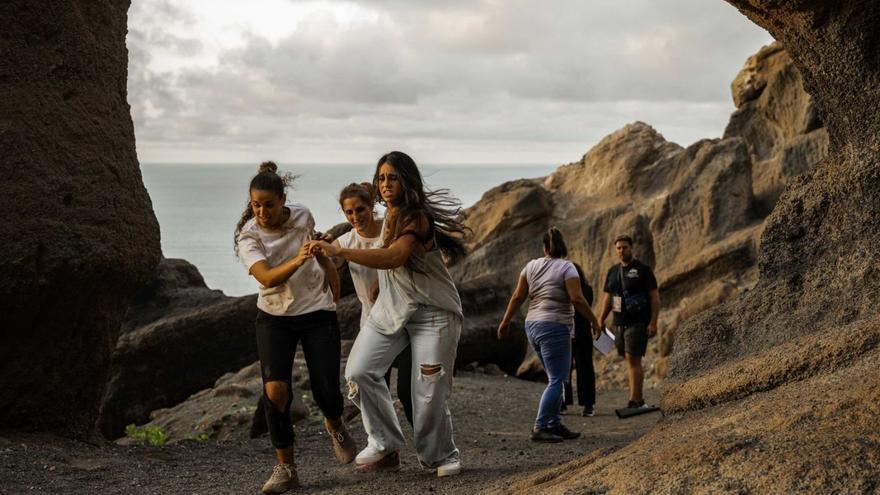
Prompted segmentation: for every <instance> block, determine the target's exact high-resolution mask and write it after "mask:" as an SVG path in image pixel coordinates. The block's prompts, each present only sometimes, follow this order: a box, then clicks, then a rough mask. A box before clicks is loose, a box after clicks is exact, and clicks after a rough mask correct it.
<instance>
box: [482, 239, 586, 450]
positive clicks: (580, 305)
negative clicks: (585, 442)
mask: <svg viewBox="0 0 880 495" xmlns="http://www.w3.org/2000/svg"><path fill="white" fill-rule="evenodd" d="M542 242H543V244H544V256H543V257H542V258H536V259H533V260H532V261H529V262H528V263H527V264H526V266H525V268H523V270H522V272H521V273H520V276H519V280H518V282H517V285H516V290H514V292H513V295H512V296H511V297H510V302H509V303H508V305H507V310H506V311H505V312H504V317H503V318H502V320H501V323H500V324H499V325H498V338H499V339H500V338H504V337H505V336H506V334H507V327H508V325H509V324H510V319H511V318H512V317H513V315H514V314H515V313H516V312H517V311H519V308H520V306H522V304H523V302H524V301H525V299H526V297H528V298H529V312H528V314H527V315H526V336H527V337H528V339H529V343H530V344H531V345H532V347H533V348H534V349H535V352H536V353H537V354H538V358H539V359H540V360H541V364H543V365H544V370H545V371H546V372H547V380H548V381H547V388H546V389H544V393H543V395H541V401H540V403H539V405H538V416H537V418H536V419H535V426H534V428H533V429H532V434H531V438H532V440H533V441H535V442H550V443H555V442H561V441H562V440H569V439H574V438H578V437H579V436H580V433H578V432H573V431H571V430H569V429H568V428H567V427H566V426H565V425H564V424H562V417H561V416H560V414H559V412H560V409H561V407H562V400H563V397H562V389H563V383H564V382H565V380H566V379H567V378H568V376H569V372H570V371H571V332H572V328H573V325H574V321H573V317H574V312H575V311H577V312H578V313H580V314H581V315H582V316H584V317H585V318H587V319H588V320H589V321H590V323H591V324H592V327H593V335H594V336H598V335H599V321H598V320H597V319H596V316H595V315H594V314H593V311H592V310H591V309H590V306H589V305H588V304H587V300H586V299H585V298H584V295H583V292H582V291H581V284H580V277H579V276H578V272H577V269H576V268H575V267H574V264H573V263H572V262H571V261H568V260H566V259H565V258H566V256H568V248H567V247H566V245H565V239H563V237H562V232H560V231H559V230H558V229H556V228H555V227H550V229H549V230H548V231H547V232H546V233H545V234H544V238H543V239H542Z"/></svg>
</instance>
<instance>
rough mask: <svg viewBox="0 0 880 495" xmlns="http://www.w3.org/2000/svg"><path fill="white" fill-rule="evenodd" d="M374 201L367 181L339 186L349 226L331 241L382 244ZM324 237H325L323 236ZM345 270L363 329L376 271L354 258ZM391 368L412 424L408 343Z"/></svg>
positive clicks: (388, 379) (340, 261)
mask: <svg viewBox="0 0 880 495" xmlns="http://www.w3.org/2000/svg"><path fill="white" fill-rule="evenodd" d="M376 201H377V197H376V189H374V188H373V184H371V183H369V182H364V183H360V184H358V183H351V184H349V185H347V186H345V187H344V188H342V191H340V193H339V207H340V208H342V213H343V214H344V215H345V219H346V220H348V223H349V225H351V227H352V228H351V230H349V231H348V232H346V233H344V234H342V235H341V236H339V237H338V238H337V239H335V240H333V244H335V245H337V246H339V247H343V248H348V249H374V248H381V247H382V245H383V243H384V241H383V240H382V222H383V220H384V219H383V218H381V217H377V216H376V212H375V205H376ZM324 240H327V237H326V236H325V239H324ZM333 260H334V261H335V262H336V266H337V267H338V268H341V267H342V265H343V264H345V260H344V259H342V258H336V257H334V258H333ZM348 270H349V272H351V280H352V283H353V285H354V291H355V293H356V294H357V297H358V300H359V301H360V302H361V323H360V328H363V327H364V324H365V323H366V322H367V317H368V316H369V314H370V310H371V309H373V303H374V302H375V301H376V296H377V295H378V293H379V273H378V271H377V270H376V269H375V268H370V267H368V266H363V265H359V264H357V263H355V262H354V261H349V262H348ZM392 368H397V398H398V399H400V403H401V404H402V405H403V412H404V414H405V415H406V419H407V421H409V424H410V425H412V424H413V416H412V391H411V388H410V372H411V368H412V352H411V351H410V348H409V346H407V347H406V348H405V349H404V350H402V351H401V352H400V354H399V355H398V356H397V358H396V359H395V360H394V363H392ZM385 383H386V384H388V386H389V387H390V386H391V369H390V368H389V369H388V372H387V373H385Z"/></svg>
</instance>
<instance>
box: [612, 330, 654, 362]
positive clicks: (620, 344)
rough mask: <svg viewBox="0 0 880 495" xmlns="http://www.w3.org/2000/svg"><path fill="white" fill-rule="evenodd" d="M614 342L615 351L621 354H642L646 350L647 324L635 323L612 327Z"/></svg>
mask: <svg viewBox="0 0 880 495" xmlns="http://www.w3.org/2000/svg"><path fill="white" fill-rule="evenodd" d="M614 344H615V345H616V346H617V353H618V354H620V355H621V356H623V355H624V354H629V355H630V356H639V357H642V356H644V355H645V352H646V351H647V350H648V325H646V324H644V323H635V324H633V325H629V326H625V327H624V326H616V327H614Z"/></svg>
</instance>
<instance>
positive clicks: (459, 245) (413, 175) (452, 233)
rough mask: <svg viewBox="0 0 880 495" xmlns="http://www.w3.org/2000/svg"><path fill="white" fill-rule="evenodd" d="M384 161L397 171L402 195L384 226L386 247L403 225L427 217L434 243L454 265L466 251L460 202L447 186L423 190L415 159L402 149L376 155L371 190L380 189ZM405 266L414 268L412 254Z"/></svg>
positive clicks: (380, 199) (382, 201)
mask: <svg viewBox="0 0 880 495" xmlns="http://www.w3.org/2000/svg"><path fill="white" fill-rule="evenodd" d="M386 163H387V164H388V165H391V166H392V167H394V169H395V170H396V171H397V177H398V179H399V180H400V185H401V191H402V195H403V197H402V198H401V200H400V204H397V205H395V206H396V207H397V209H398V214H397V215H395V217H394V218H393V219H391V221H390V223H389V224H387V225H386V231H387V232H388V235H386V237H385V247H388V246H389V245H390V244H391V243H392V242H394V241H395V240H396V239H397V238H398V237H400V235H401V234H402V233H403V232H402V231H401V229H403V227H404V226H406V225H408V224H410V223H412V222H418V221H419V219H420V217H421V216H422V215H424V216H425V218H427V219H428V225H429V227H430V231H429V235H430V236H432V237H433V240H434V244H435V245H436V247H437V248H438V249H440V252H441V253H443V255H444V256H445V257H446V259H447V260H448V263H449V264H455V263H456V262H457V261H458V260H460V259H461V258H462V257H463V256H464V255H465V253H466V251H465V247H464V237H465V235H466V234H467V232H468V231H469V230H470V229H468V228H467V227H466V226H465V225H464V224H463V223H462V209H461V202H460V201H459V200H458V199H456V198H454V197H453V196H452V195H451V194H450V192H449V189H437V190H433V191H432V190H427V189H425V185H424V183H423V182H422V174H421V173H420V172H419V168H418V167H417V166H416V162H415V161H414V160H413V159H412V158H411V157H410V156H409V155H407V154H406V153H403V152H402V151H392V152H390V153H386V154H385V155H383V156H382V157H381V158H379V161H378V162H377V163H376V172H375V173H374V174H373V190H375V191H378V190H379V169H380V168H381V167H382V165H384V164H386ZM378 200H379V203H380V204H382V205H383V206H386V207H387V206H388V205H387V203H386V202H385V201H384V200H383V199H382V197H381V195H379V198H378ZM406 266H407V268H409V269H410V270H415V269H416V268H415V266H414V264H413V263H412V257H410V259H409V260H408V261H407V262H406Z"/></svg>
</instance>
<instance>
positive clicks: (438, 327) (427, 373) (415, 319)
mask: <svg viewBox="0 0 880 495" xmlns="http://www.w3.org/2000/svg"><path fill="white" fill-rule="evenodd" d="M461 325H462V321H461V318H460V317H459V316H458V315H456V314H454V313H450V312H449V311H444V310H441V309H438V308H433V307H421V308H419V310H418V311H416V313H415V314H413V316H412V317H411V318H410V321H409V322H408V323H407V325H406V330H407V332H408V333H409V336H410V343H411V348H412V364H413V366H412V377H411V379H410V383H411V384H412V393H411V395H412V402H413V404H412V406H413V432H414V436H415V448H416V453H417V454H418V458H419V462H420V463H421V464H422V465H423V466H426V467H431V468H434V467H438V466H441V465H443V464H446V463H449V462H455V461H457V460H458V455H459V452H458V449H457V448H456V446H455V441H454V439H453V432H452V415H451V414H450V412H449V408H448V406H447V400H448V399H449V396H450V394H451V392H452V370H453V367H454V366H455V353H456V350H457V348H458V339H459V337H460V336H461ZM438 474H439V473H438Z"/></svg>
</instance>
